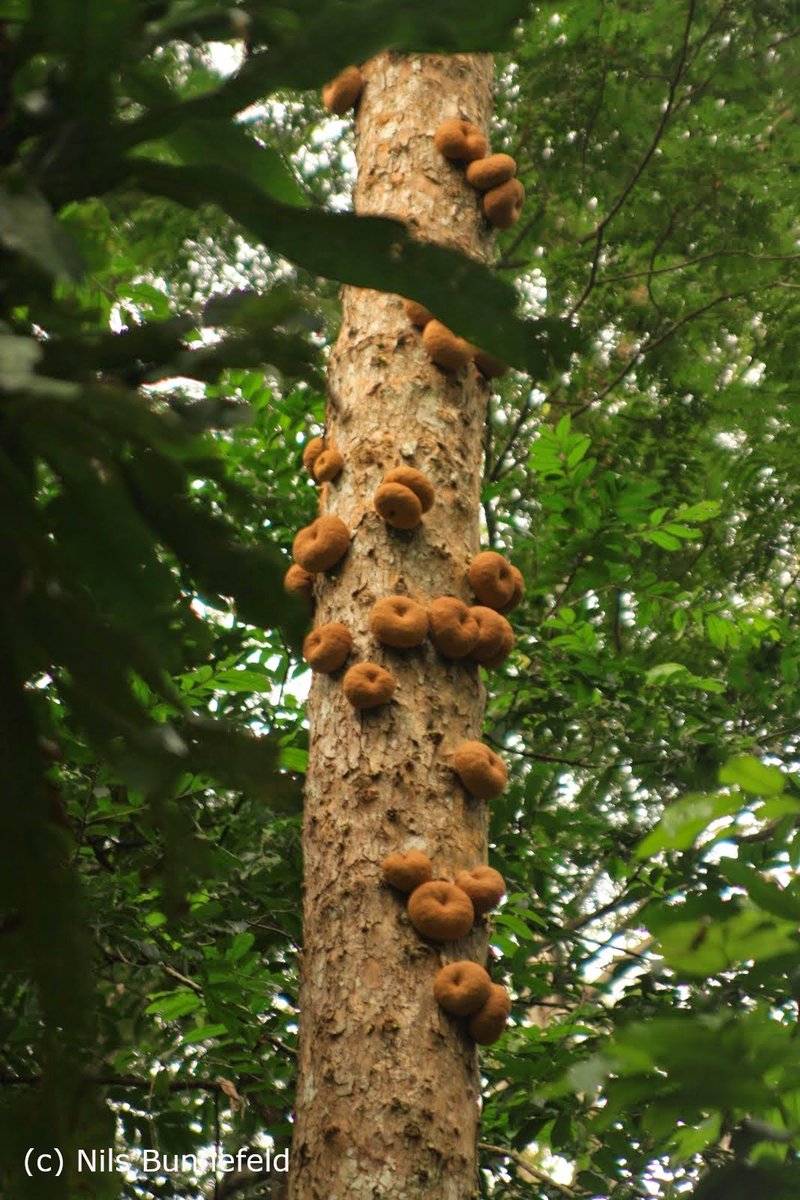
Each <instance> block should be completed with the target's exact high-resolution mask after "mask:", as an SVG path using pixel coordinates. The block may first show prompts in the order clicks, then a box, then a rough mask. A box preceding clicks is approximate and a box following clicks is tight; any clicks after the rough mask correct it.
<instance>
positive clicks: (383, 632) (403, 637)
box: [369, 596, 428, 650]
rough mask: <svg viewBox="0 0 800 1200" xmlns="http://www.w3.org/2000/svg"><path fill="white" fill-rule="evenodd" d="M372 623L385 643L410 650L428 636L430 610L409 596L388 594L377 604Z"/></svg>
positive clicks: (370, 620)
mask: <svg viewBox="0 0 800 1200" xmlns="http://www.w3.org/2000/svg"><path fill="white" fill-rule="evenodd" d="M369 626H370V629H371V630H372V632H373V633H374V634H375V637H376V638H377V639H378V641H379V642H383V644H384V646H392V647H393V649H395V650H410V649H411V647H412V646H421V645H422V643H423V642H424V641H425V638H426V637H427V636H428V610H427V609H426V608H424V607H423V605H421V604H418V603H417V601H416V600H410V599H409V598H408V596H384V597H383V599H381V600H378V601H376V602H375V604H374V605H373V608H372V613H371V614H370V619H369Z"/></svg>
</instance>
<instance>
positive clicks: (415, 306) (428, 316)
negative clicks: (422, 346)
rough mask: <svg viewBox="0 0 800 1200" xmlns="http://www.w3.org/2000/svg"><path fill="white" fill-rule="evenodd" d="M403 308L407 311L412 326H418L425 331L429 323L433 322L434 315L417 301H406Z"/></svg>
mask: <svg viewBox="0 0 800 1200" xmlns="http://www.w3.org/2000/svg"><path fill="white" fill-rule="evenodd" d="M403 308H404V309H405V310H406V316H407V317H408V319H409V321H410V322H411V324H412V325H416V326H417V327H418V328H419V329H424V328H425V326H426V325H427V324H428V321H432V320H433V313H432V312H429V311H428V309H427V308H426V307H425V305H424V304H419V303H418V302H417V301H416V300H404V301H403Z"/></svg>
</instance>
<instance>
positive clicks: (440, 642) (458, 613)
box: [428, 596, 479, 658]
mask: <svg viewBox="0 0 800 1200" xmlns="http://www.w3.org/2000/svg"><path fill="white" fill-rule="evenodd" d="M428 621H429V622H430V639H431V641H432V642H433V645H434V647H435V649H436V650H438V652H439V653H440V654H441V655H443V656H444V657H445V658H465V657H466V655H467V654H469V653H470V651H472V650H473V649H474V648H475V646H476V645H477V642H478V637H479V629H478V622H477V621H476V620H475V618H474V617H473V616H472V615H471V613H470V610H469V608H468V607H467V605H466V604H465V603H464V601H463V600H458V599H457V598H456V597H455V596H439V597H438V598H437V599H436V600H432V601H431V604H430V606H429V608H428Z"/></svg>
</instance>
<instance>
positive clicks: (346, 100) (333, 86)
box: [322, 67, 364, 117]
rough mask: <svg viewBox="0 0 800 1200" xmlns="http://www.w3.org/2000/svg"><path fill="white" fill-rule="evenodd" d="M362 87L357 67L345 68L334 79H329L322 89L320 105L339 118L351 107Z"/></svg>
mask: <svg viewBox="0 0 800 1200" xmlns="http://www.w3.org/2000/svg"><path fill="white" fill-rule="evenodd" d="M363 87H364V78H363V76H362V74H361V72H360V71H359V69H358V67H345V69H344V70H343V71H342V72H341V73H340V74H339V75H337V76H336V78H335V79H331V80H330V82H328V83H326V84H325V86H324V87H323V89H322V103H323V104H324V105H325V107H326V108H327V109H328V110H329V111H330V112H332V113H335V114H336V116H337V117H340V116H342V114H343V113H346V112H347V110H348V109H350V108H352V107H353V105H354V104H355V102H356V100H357V99H358V97H359V96H360V95H361V89H362V88H363Z"/></svg>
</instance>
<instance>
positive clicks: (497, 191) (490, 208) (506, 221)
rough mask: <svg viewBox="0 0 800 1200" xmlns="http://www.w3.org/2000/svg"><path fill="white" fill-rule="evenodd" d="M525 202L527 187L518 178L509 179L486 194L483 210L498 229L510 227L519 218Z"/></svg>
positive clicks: (488, 219)
mask: <svg viewBox="0 0 800 1200" xmlns="http://www.w3.org/2000/svg"><path fill="white" fill-rule="evenodd" d="M524 203H525V188H524V187H523V186H522V184H521V183H520V181H519V180H518V179H509V181H508V183H501V184H500V187H496V188H492V190H491V191H490V192H486V193H485V194H484V197H483V211H484V213H485V214H486V219H487V221H490V222H491V223H492V225H494V226H495V228H496V229H510V228H511V226H512V225H515V224H516V222H517V221H518V220H519V215H520V213H521V212H522V205H523V204H524Z"/></svg>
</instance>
